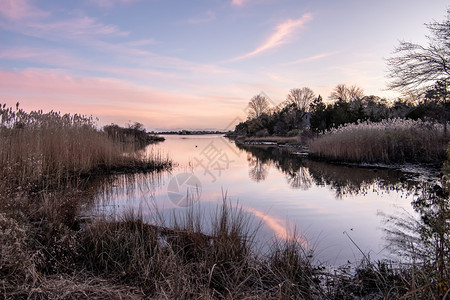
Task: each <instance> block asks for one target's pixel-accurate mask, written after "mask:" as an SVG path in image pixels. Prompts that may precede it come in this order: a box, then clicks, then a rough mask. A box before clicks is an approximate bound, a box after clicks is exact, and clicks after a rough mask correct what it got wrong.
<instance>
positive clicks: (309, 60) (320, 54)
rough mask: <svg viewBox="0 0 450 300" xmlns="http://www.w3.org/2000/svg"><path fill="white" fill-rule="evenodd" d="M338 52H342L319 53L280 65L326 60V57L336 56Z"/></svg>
mask: <svg viewBox="0 0 450 300" xmlns="http://www.w3.org/2000/svg"><path fill="white" fill-rule="evenodd" d="M340 52H342V51H333V52H325V53H319V54H316V55H313V56H310V57H306V58H302V59H299V60H295V61H291V62H287V63H284V64H282V65H295V64H301V63H305V62H311V61H316V60H319V59H322V58H326V57H329V56H333V55H336V54H338V53H340Z"/></svg>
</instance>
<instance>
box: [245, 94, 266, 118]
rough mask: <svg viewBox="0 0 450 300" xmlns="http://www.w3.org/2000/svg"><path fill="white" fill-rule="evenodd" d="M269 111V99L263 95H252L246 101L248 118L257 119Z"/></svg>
mask: <svg viewBox="0 0 450 300" xmlns="http://www.w3.org/2000/svg"><path fill="white" fill-rule="evenodd" d="M268 111H269V100H267V98H266V97H264V96H263V95H256V96H254V97H253V98H252V99H251V100H250V102H249V103H248V118H249V119H258V118H259V117H261V116H262V115H263V114H264V113H267V112H268Z"/></svg>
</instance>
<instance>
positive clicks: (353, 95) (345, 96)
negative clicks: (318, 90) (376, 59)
mask: <svg viewBox="0 0 450 300" xmlns="http://www.w3.org/2000/svg"><path fill="white" fill-rule="evenodd" d="M362 97H364V91H363V90H362V89H361V88H359V87H357V86H356V85H352V86H350V87H347V86H346V85H345V84H342V83H341V84H338V85H337V86H336V87H335V88H334V90H333V92H331V95H330V99H333V100H342V101H345V102H351V101H359V100H361V99H362Z"/></svg>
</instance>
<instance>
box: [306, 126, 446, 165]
mask: <svg viewBox="0 0 450 300" xmlns="http://www.w3.org/2000/svg"><path fill="white" fill-rule="evenodd" d="M447 141H448V139H447V138H446V136H445V133H444V127H443V126H442V125H441V124H438V123H431V122H422V121H420V120H419V121H413V120H404V119H391V120H386V121H383V122H377V123H373V122H363V123H358V124H348V125H346V126H342V127H339V128H337V129H333V130H330V131H328V132H326V133H325V134H323V135H321V136H320V137H318V138H316V139H314V140H312V141H311V142H310V144H309V151H310V154H311V155H312V156H315V157H319V158H326V159H330V160H334V161H347V162H357V163H385V164H389V163H399V162H400V163H404V162H422V163H423V162H428V163H429V162H438V163H440V162H441V161H443V160H445V157H446V146H447Z"/></svg>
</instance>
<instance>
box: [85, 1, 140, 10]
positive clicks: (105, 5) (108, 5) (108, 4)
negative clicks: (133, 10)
mask: <svg viewBox="0 0 450 300" xmlns="http://www.w3.org/2000/svg"><path fill="white" fill-rule="evenodd" d="M88 1H89V2H90V3H93V4H95V5H97V6H100V7H103V8H111V7H113V6H114V5H115V4H118V3H119V4H129V3H133V2H139V1H141V0H88Z"/></svg>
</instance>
